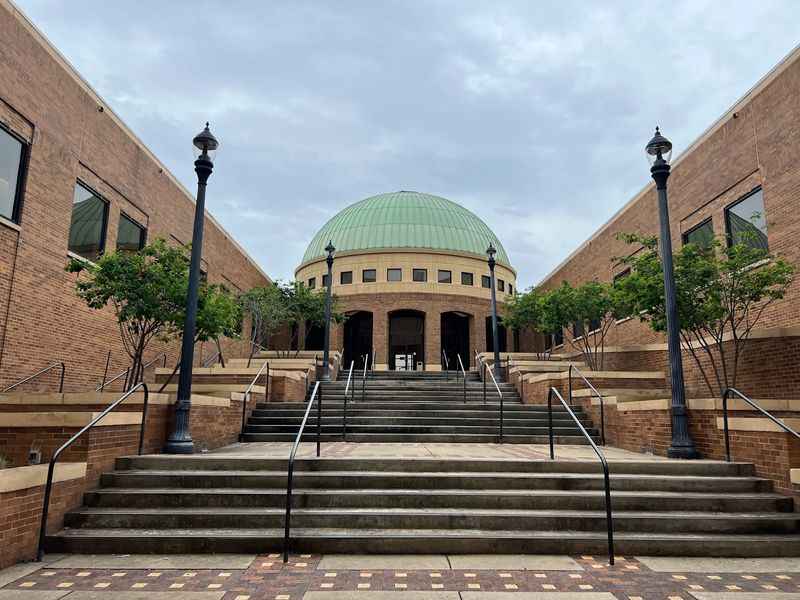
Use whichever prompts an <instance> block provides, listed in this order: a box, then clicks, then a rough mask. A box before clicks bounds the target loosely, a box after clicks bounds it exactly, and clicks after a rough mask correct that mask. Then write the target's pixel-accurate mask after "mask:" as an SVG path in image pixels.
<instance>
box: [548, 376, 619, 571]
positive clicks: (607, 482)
mask: <svg viewBox="0 0 800 600" xmlns="http://www.w3.org/2000/svg"><path fill="white" fill-rule="evenodd" d="M554 394H555V395H556V396H557V397H558V399H559V400H560V401H561V404H562V405H563V406H564V408H565V409H566V411H567V413H569V416H570V417H572V420H573V421H575V424H576V425H577V426H578V429H579V430H580V432H581V433H582V434H583V437H585V438H586V439H587V440H589V444H590V445H591V446H592V450H594V453H595V454H597V457H598V458H599V459H600V464H601V465H602V466H603V483H604V485H605V492H606V496H605V497H606V529H607V531H608V564H609V565H613V564H614V521H613V519H612V516H611V478H610V476H609V474H608V461H606V457H605V455H604V454H603V453H602V452H600V449H599V448H598V447H597V444H595V443H594V440H593V439H592V436H590V435H589V434H588V433H587V431H586V429H585V428H584V427H583V424H582V423H581V422H580V420H579V419H578V417H576V416H575V413H574V412H572V409H571V408H570V407H569V405H568V404H567V403H566V402H565V401H564V397H563V396H562V395H561V394H560V393H559V391H558V390H557V389H556V388H554V387H551V388H550V390H549V391H548V392H547V421H548V428H549V430H550V460H555V458H556V455H555V448H554V444H553V395H554Z"/></svg>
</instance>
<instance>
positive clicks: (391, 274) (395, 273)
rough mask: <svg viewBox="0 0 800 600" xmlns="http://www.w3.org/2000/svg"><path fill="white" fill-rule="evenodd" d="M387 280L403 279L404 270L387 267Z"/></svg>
mask: <svg viewBox="0 0 800 600" xmlns="http://www.w3.org/2000/svg"><path fill="white" fill-rule="evenodd" d="M386 281H403V270H402V269H386Z"/></svg>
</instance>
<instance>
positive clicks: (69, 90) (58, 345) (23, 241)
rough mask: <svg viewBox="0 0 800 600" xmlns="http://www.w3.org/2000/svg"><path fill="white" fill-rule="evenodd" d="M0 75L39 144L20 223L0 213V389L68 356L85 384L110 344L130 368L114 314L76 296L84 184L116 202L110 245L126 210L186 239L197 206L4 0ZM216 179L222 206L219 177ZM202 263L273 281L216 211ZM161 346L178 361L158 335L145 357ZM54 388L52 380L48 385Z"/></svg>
mask: <svg viewBox="0 0 800 600" xmlns="http://www.w3.org/2000/svg"><path fill="white" fill-rule="evenodd" d="M0 81H3V83H4V85H3V86H2V90H0V123H2V124H3V125H4V126H5V127H6V128H8V129H10V130H11V131H13V132H14V133H16V134H17V135H19V136H20V137H22V138H23V139H25V140H27V141H28V142H29V143H30V146H29V154H30V159H29V165H28V169H27V175H26V177H25V180H24V186H25V189H24V198H23V204H22V209H21V215H20V221H19V225H18V226H17V225H14V224H11V223H8V222H7V221H5V220H0V387H3V385H4V384H9V383H11V382H12V381H15V380H17V379H19V378H21V377H23V376H24V375H25V374H28V373H32V372H34V371H36V370H38V369H39V368H41V367H43V366H45V365H47V364H49V363H51V362H54V361H56V360H63V361H65V362H66V364H67V376H66V389H67V390H81V389H87V388H88V387H89V386H94V385H96V383H97V382H98V381H99V380H100V378H101V376H102V374H103V370H104V367H105V362H106V357H107V353H108V351H109V350H110V351H111V353H112V360H111V367H110V369H109V373H117V372H119V371H121V370H123V369H124V368H125V367H126V366H127V364H128V358H127V356H126V355H125V353H124V351H123V349H122V346H121V343H120V339H119V333H118V331H117V326H116V320H115V319H114V316H113V314H112V311H111V310H110V309H106V310H101V311H96V310H91V309H89V308H87V307H86V306H85V304H83V303H82V301H80V300H79V299H78V298H77V296H76V295H75V292H74V285H75V279H76V275H71V274H68V273H66V272H65V271H64V266H65V265H66V263H67V260H68V259H67V243H68V235H69V227H70V218H71V210H72V202H73V191H74V187H75V183H76V181H77V180H78V179H80V180H81V181H82V182H84V183H85V184H87V185H88V186H90V187H92V188H93V189H94V190H96V191H97V192H98V193H100V194H101V195H102V196H103V197H104V199H105V200H106V201H107V202H108V204H109V213H108V225H107V228H106V248H107V249H112V250H113V249H114V248H115V247H116V237H117V227H118V224H119V220H120V215H121V214H122V213H123V212H124V213H125V214H127V215H129V216H130V217H132V218H133V219H135V220H136V221H138V222H139V223H141V224H143V225H145V226H146V227H147V230H148V231H147V238H148V240H154V239H155V238H158V237H162V238H165V239H167V240H169V241H171V243H174V244H177V243H188V242H189V241H190V240H191V235H192V221H193V215H194V203H193V201H192V199H191V198H190V196H189V195H188V194H187V193H186V192H185V191H184V190H183V189H182V188H181V186H180V185H179V184H178V183H177V181H176V180H175V179H174V177H173V176H172V175H171V174H170V173H169V172H168V171H167V170H166V169H165V168H164V167H163V165H162V164H161V163H160V162H158V161H157V159H156V158H155V157H154V156H153V155H152V154H151V153H150V152H149V151H148V150H147V149H146V148H145V147H144V146H143V145H142V144H141V143H140V142H139V141H138V140H137V139H136V138H135V137H134V136H133V135H132V134H131V133H130V132H129V131H128V130H127V129H126V127H125V126H124V125H122V124H121V122H120V121H119V119H118V118H117V117H116V116H115V115H114V113H113V111H112V110H111V108H110V107H108V106H103V105H102V103H101V101H100V100H99V99H98V97H97V96H96V95H95V94H94V93H93V92H91V91H90V90H89V89H88V88H87V87H86V86H85V84H83V83H81V82H80V81H79V80H78V79H77V77H76V76H75V74H74V73H73V72H72V71H71V69H70V68H68V67H67V66H66V65H65V64H64V63H63V62H62V61H61V60H60V59H59V58H57V57H56V55H55V54H54V53H53V51H52V50H51V49H49V47H48V46H47V45H46V44H45V43H44V42H43V40H42V39H41V38H40V37H39V36H38V34H36V33H34V32H33V31H32V29H31V28H30V26H29V25H28V24H27V23H26V22H25V21H24V19H23V18H22V17H19V16H18V15H15V14H14V10H13V8H11V6H10V5H9V4H8V3H7V2H5V1H4V0H2V1H0ZM101 108H102V111H101V110H100V109H101ZM201 127H202V123H198V129H200V128H201ZM188 143H189V140H188V139H187V144H188ZM210 185H211V187H210V188H209V202H210V203H211V205H212V206H213V203H214V194H215V191H214V179H213V177H212V179H211V182H210ZM203 267H204V269H206V270H207V272H208V277H209V280H210V281H211V282H214V283H225V284H226V285H228V287H230V288H232V289H234V290H236V289H238V290H246V289H249V288H251V287H253V286H256V285H263V284H264V283H266V281H267V278H266V277H265V276H264V275H263V273H262V271H260V270H259V269H258V267H257V266H256V265H255V264H254V263H253V262H252V261H251V260H250V259H249V258H248V257H247V256H246V255H245V254H244V253H243V251H242V250H241V249H240V248H239V247H238V246H237V245H236V244H235V242H233V241H232V240H231V238H230V236H229V235H228V234H227V233H226V232H225V231H224V230H223V229H222V228H221V227H220V226H219V225H217V224H216V223H215V222H214V221H213V220H212V219H211V217H209V216H207V218H206V224H205V238H204V245H203ZM76 333H79V335H76ZM161 351H166V352H167V353H168V354H169V358H168V361H167V362H168V364H170V365H174V364H175V361H176V360H177V353H178V346H177V344H174V343H173V344H169V345H164V344H161V343H158V342H154V343H153V344H152V345H151V347H150V350H149V351H148V355H147V357H146V358H149V357H150V356H155V355H156V354H158V353H159V352H161ZM53 386H54V378H53V377H50V378H49V379H48V380H47V381H43V382H40V386H39V387H43V388H44V387H47V389H54V387H53ZM29 389H35V388H29Z"/></svg>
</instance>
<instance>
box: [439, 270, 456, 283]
mask: <svg viewBox="0 0 800 600" xmlns="http://www.w3.org/2000/svg"><path fill="white" fill-rule="evenodd" d="M439 283H453V273H452V272H450V271H444V270H442V269H439Z"/></svg>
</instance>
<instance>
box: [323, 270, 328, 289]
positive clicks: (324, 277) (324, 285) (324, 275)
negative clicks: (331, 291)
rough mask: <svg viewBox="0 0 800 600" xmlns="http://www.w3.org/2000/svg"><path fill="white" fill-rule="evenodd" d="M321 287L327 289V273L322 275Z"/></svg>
mask: <svg viewBox="0 0 800 600" xmlns="http://www.w3.org/2000/svg"><path fill="white" fill-rule="evenodd" d="M322 287H328V274H327V273H325V274H323V275H322Z"/></svg>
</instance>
